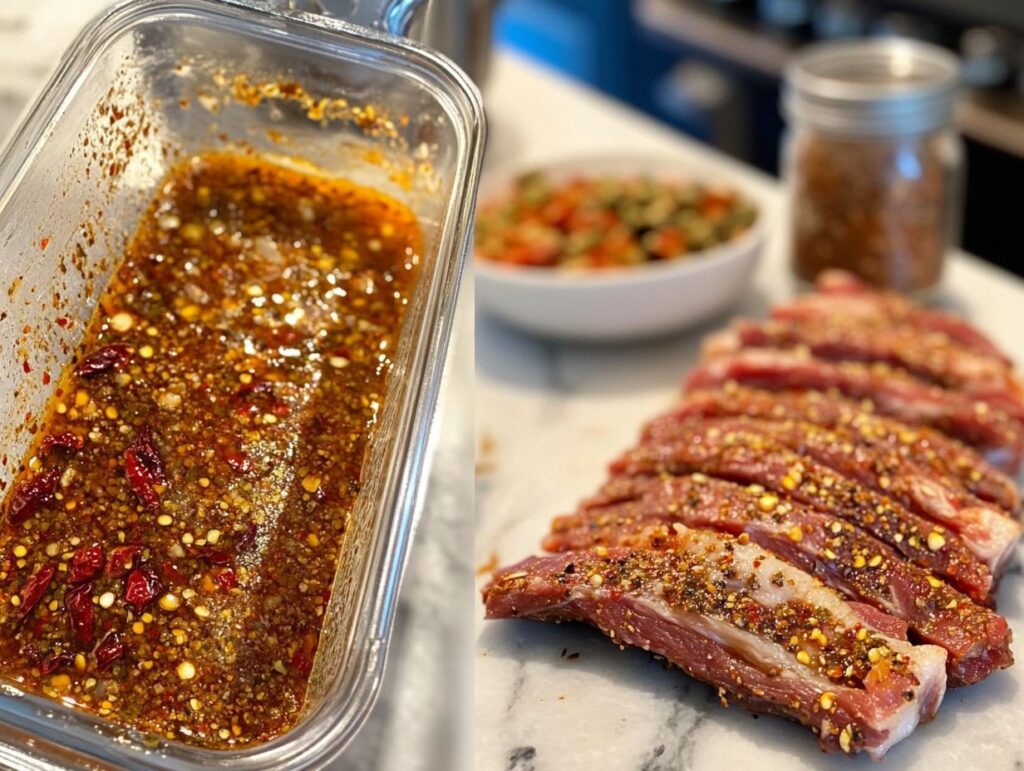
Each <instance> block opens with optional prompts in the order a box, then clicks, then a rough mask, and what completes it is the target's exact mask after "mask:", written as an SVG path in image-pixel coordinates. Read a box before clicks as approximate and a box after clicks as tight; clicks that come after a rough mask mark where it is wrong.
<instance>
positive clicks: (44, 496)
mask: <svg viewBox="0 0 1024 771" xmlns="http://www.w3.org/2000/svg"><path fill="white" fill-rule="evenodd" d="M58 482H60V472H59V471H57V470H56V469H50V470H49V471H43V472H42V473H39V474H36V475H35V476H34V477H32V478H31V479H29V480H26V481H24V482H21V483H20V484H19V485H18V486H17V487H16V488H15V489H14V492H13V493H11V499H10V500H11V502H10V505H9V506H8V507H7V521H8V522H10V523H11V524H12V525H20V524H21V523H22V522H24V521H25V520H26V519H28V518H29V517H31V516H32V515H33V514H35V513H36V512H37V511H39V510H40V509H44V508H46V507H47V506H49V505H50V504H51V503H53V494H54V493H55V492H56V490H57V483H58Z"/></svg>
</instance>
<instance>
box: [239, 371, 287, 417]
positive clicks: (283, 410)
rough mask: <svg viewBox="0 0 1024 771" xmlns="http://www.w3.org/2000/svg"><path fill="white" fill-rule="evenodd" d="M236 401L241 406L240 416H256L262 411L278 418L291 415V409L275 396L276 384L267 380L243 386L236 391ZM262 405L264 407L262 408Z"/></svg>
mask: <svg viewBox="0 0 1024 771" xmlns="http://www.w3.org/2000/svg"><path fill="white" fill-rule="evenodd" d="M234 399H235V402H236V403H237V404H238V405H239V406H238V407H237V409H236V412H238V413H239V414H240V415H255V414H256V413H258V412H261V411H269V412H272V413H273V414H274V415H277V416H278V417H287V416H288V415H290V414H291V407H289V406H288V405H287V404H285V403H284V402H283V401H282V400H281V399H279V398H277V396H276V395H275V394H274V384H273V383H270V382H268V381H266V380H261V381H260V382H258V383H249V384H248V385H244V386H242V387H241V388H239V389H238V390H237V391H235V396H234ZM260 404H262V405H263V407H262V408H261V407H260V406H259V405H260Z"/></svg>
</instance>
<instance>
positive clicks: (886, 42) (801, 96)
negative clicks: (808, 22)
mask: <svg viewBox="0 0 1024 771" xmlns="http://www.w3.org/2000/svg"><path fill="white" fill-rule="evenodd" d="M959 82H960V76H959V60H958V59H957V57H956V56H954V55H953V54H951V53H949V52H948V51H946V50H945V49H943V48H939V47H938V46H934V45H931V44H929V43H921V42H918V41H915V40H906V39H902V38H887V39H880V40H857V41H848V42H847V41H844V42H839V43H824V44H819V45H813V46H809V47H808V48H806V49H804V50H803V51H802V52H801V53H799V54H798V55H797V56H796V57H795V58H794V59H793V60H792V62H791V63H790V64H789V66H788V67H787V69H786V82H785V86H784V88H783V95H782V108H783V112H784V113H785V115H786V118H787V119H788V120H790V121H793V122H798V123H805V124H808V125H811V126H813V127H815V128H818V129H821V130H824V131H830V132H835V133H843V134H863V135H867V136H885V135H891V134H920V133H925V132H929V131H934V130H936V129H939V128H942V127H944V126H947V125H949V124H950V123H951V122H952V120H953V108H954V103H955V99H956V93H957V88H958V86H959Z"/></svg>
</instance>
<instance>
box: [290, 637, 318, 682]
mask: <svg viewBox="0 0 1024 771" xmlns="http://www.w3.org/2000/svg"><path fill="white" fill-rule="evenodd" d="M318 642H319V638H318V637H317V635H316V634H314V633H313V632H307V633H306V634H305V635H304V636H303V638H302V645H300V646H299V647H298V648H296V650H295V653H293V654H292V666H293V667H295V668H296V669H298V670H300V671H301V672H303V673H305V674H307V675H308V674H309V673H310V672H311V671H312V670H313V658H314V657H315V656H316V646H317V643H318Z"/></svg>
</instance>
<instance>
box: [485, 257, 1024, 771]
mask: <svg viewBox="0 0 1024 771" xmlns="http://www.w3.org/2000/svg"><path fill="white" fill-rule="evenodd" d="M1022 453H1024V387H1022V385H1021V383H1020V381H1018V380H1017V378H1016V377H1015V376H1014V373H1013V371H1012V365H1011V363H1010V362H1009V360H1008V359H1007V358H1006V357H1005V356H1004V355H1003V354H1002V353H1001V352H1000V351H999V350H998V349H997V348H996V347H995V346H994V345H993V344H992V343H991V342H990V341H989V340H988V339H987V338H985V337H984V336H983V335H982V334H981V333H980V332H978V331H977V330H975V329H973V328H972V327H971V326H970V325H968V324H967V323H966V322H964V321H962V320H960V319H958V318H956V317H954V316H952V315H949V314H946V313H941V312H939V311H934V310H928V309H925V308H922V307H920V306H918V305H916V304H914V303H912V302H911V301H910V300H908V299H906V298H904V297H900V296H898V295H893V294H889V293H884V292H878V291H874V290H872V289H869V288H868V287H866V286H864V285H863V284H861V283H860V282H858V281H857V280H855V279H853V278H852V277H850V276H848V275H846V274H838V273H834V274H826V275H825V276H823V278H822V280H821V281H820V282H819V286H818V291H817V292H815V293H813V294H810V295H806V296H804V297H801V298H798V299H797V300H794V301H792V302H790V303H789V304H787V305H784V306H781V307H778V308H775V309H774V311H773V313H772V318H771V319H770V320H768V321H765V322H756V321H745V320H741V321H737V322H735V323H733V324H732V326H731V327H730V328H729V329H728V330H726V331H725V332H722V333H720V334H718V335H714V336H712V337H711V338H709V339H708V340H707V341H706V344H705V349H704V357H703V359H702V361H701V362H700V364H699V365H698V366H697V368H696V369H695V370H694V371H693V372H691V373H690V375H689V377H688V378H687V381H686V389H685V392H684V395H683V399H682V401H681V402H680V403H679V404H677V405H676V406H675V407H673V408H672V409H671V410H670V411H669V412H667V413H666V414H664V415H661V416H660V417H657V418H656V419H654V420H653V421H651V422H650V423H649V424H648V425H647V426H645V427H644V429H643V431H642V433H641V437H640V441H639V443H638V444H637V446H636V447H634V448H633V449H631V450H629V451H627V452H626V453H624V454H623V455H622V456H620V457H619V458H618V459H616V460H615V461H614V462H613V463H612V464H611V475H610V478H609V480H608V482H607V483H606V484H605V485H604V486H603V487H602V488H601V490H599V491H598V493H597V494H596V495H595V496H593V497H592V498H590V499H588V500H585V501H584V502H583V503H581V504H580V506H579V508H578V509H577V510H576V511H575V512H573V513H571V514H567V515H565V516H560V517H556V518H555V520H554V522H553V523H552V526H551V532H550V533H549V534H548V536H547V537H546V538H545V539H544V543H543V545H544V548H545V549H546V550H547V551H548V552H550V553H551V555H550V556H542V557H531V558H529V559H526V560H524V561H522V562H520V563H518V564H516V565H513V566H511V567H508V568H504V569H502V570H499V571H497V572H496V573H495V575H494V577H493V579H492V580H491V582H490V583H489V584H488V585H487V586H486V588H485V589H484V592H483V593H484V601H485V604H486V608H487V616H488V618H529V619H535V620H543V621H556V622H558V621H584V622H587V623H589V624H592V625H594V626H596V627H598V628H599V629H601V630H602V631H603V632H605V633H606V634H607V635H608V636H609V637H611V638H612V639H613V640H615V641H616V642H617V643H620V644H623V645H634V646H637V647H641V648H643V649H645V650H649V651H651V652H653V653H656V654H658V655H659V656H662V657H664V658H665V659H667V660H668V661H670V662H672V663H673V664H676V665H677V666H679V667H680V668H682V669H683V670H685V671H686V672H687V673H689V674H690V675H692V676H694V677H696V678H698V679H700V680H703V681H705V682H708V683H710V684H711V685H713V686H714V687H716V688H717V689H718V693H719V696H720V697H721V699H722V701H723V703H728V702H730V701H733V702H735V703H737V704H739V705H741V706H743V707H746V708H747V709H750V710H753V711H755V712H762V713H770V714H777V715H782V716H784V717H788V718H790V719H793V720H797V721H799V722H801V723H803V724H805V725H807V726H809V727H810V728H811V729H812V730H814V731H815V732H816V733H817V734H818V737H819V742H820V744H821V747H822V749H824V750H826V751H836V752H845V753H847V754H853V753H856V752H859V751H861V750H863V751H866V752H867V753H868V754H869V755H871V756H872V757H874V758H880V757H881V756H882V755H884V754H885V752H886V751H887V750H888V748H889V747H891V746H892V745H893V744H894V743H895V742H897V741H899V740H900V739H902V738H904V737H905V736H907V735H908V734H909V733H910V732H911V731H912V730H913V729H914V728H915V727H916V725H917V724H918V723H919V722H920V721H923V720H928V719H930V718H931V717H933V716H934V714H935V711H936V710H937V709H938V706H939V704H940V702H941V701H942V697H943V694H944V692H945V688H946V686H947V684H948V685H950V686H961V685H969V684H971V683H976V682H978V681H980V680H983V679H984V678H986V677H988V676H989V675H991V674H992V673H993V672H995V671H996V670H998V669H1003V668H1005V667H1008V666H1010V665H1011V664H1012V663H1013V656H1012V654H1011V652H1010V639H1011V632H1010V629H1009V627H1008V625H1007V623H1006V620H1005V619H1004V618H1003V617H1002V616H1000V615H999V614H998V613H997V612H996V611H995V609H994V608H995V599H994V593H995V590H996V587H997V585H998V582H999V578H1000V576H1001V575H1002V573H1003V571H1004V570H1005V568H1006V565H1007V563H1008V562H1009V560H1010V558H1011V556H1012V555H1013V552H1014V548H1015V546H1016V543H1017V540H1018V538H1019V536H1020V531H1021V526H1020V524H1019V522H1018V520H1017V516H1018V514H1019V512H1020V508H1021V499H1020V494H1019V492H1018V490H1017V488H1016V486H1015V484H1014V482H1013V480H1012V479H1011V477H1010V475H1011V474H1015V473H1016V472H1017V470H1018V468H1019V466H1020V463H1021V457H1022Z"/></svg>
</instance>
